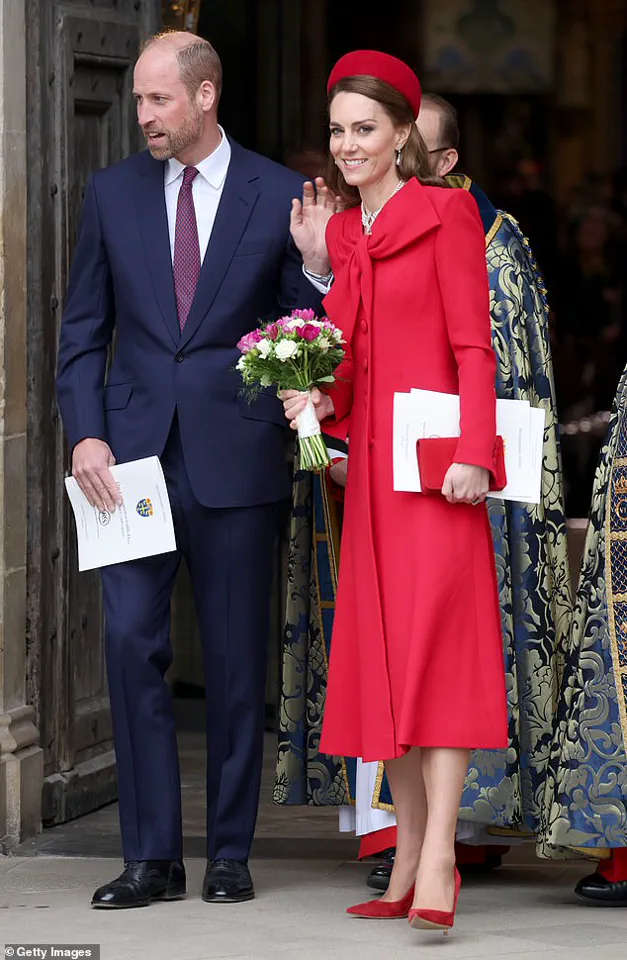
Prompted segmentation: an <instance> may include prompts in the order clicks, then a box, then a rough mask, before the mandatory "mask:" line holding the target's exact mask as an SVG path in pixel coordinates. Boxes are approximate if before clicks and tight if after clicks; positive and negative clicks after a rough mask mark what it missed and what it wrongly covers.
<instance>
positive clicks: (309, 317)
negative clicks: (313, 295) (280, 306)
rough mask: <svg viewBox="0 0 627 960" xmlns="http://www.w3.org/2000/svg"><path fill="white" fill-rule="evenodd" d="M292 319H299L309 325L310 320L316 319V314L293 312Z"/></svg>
mask: <svg viewBox="0 0 627 960" xmlns="http://www.w3.org/2000/svg"><path fill="white" fill-rule="evenodd" d="M292 317H297V318H298V319H299V320H304V321H305V323H309V321H310V320H315V319H316V314H315V312H314V311H313V310H292Z"/></svg>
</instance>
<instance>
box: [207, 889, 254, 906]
mask: <svg viewBox="0 0 627 960" xmlns="http://www.w3.org/2000/svg"><path fill="white" fill-rule="evenodd" d="M202 899H203V901H204V902H205V903H246V901H247V900H254V899H255V891H254V890H251V891H250V893H242V894H240V895H239V896H237V897H206V896H205V895H204V894H203V895H202Z"/></svg>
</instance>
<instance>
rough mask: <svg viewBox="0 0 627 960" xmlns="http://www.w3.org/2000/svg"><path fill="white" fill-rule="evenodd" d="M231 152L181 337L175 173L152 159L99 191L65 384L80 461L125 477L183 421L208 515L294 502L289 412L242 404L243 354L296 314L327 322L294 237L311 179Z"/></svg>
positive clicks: (76, 283) (77, 266) (264, 398)
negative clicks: (294, 220) (266, 329)
mask: <svg viewBox="0 0 627 960" xmlns="http://www.w3.org/2000/svg"><path fill="white" fill-rule="evenodd" d="M230 143H231V151H232V153H231V162H230V166H229V170H228V174H227V177H226V180H225V183H224V188H223V193H222V197H221V200H220V205H219V207H218V212H217V215H216V219H215V224H214V227H213V231H212V234H211V239H210V241H209V245H208V247H207V252H206V255H205V258H204V261H203V265H202V271H201V275H200V279H199V281H198V287H197V290H196V296H195V299H194V303H193V304H192V308H191V310H190V313H189V317H188V320H187V324H186V326H185V328H184V330H183V333H182V334H181V332H180V330H179V324H178V318H177V311H176V301H175V296H174V281H173V274H172V258H171V251H170V241H169V233H168V223H167V214H166V205H165V194H164V186H163V180H164V166H165V165H164V163H163V162H161V161H158V160H154V159H153V158H152V157H151V155H150V154H149V153H148V152H147V151H145V152H143V153H140V154H136V155H134V156H132V157H129V158H128V159H126V160H123V161H122V162H121V163H118V164H115V165H114V166H111V167H108V168H106V169H104V170H100V171H98V172H97V173H95V174H94V175H93V176H92V177H91V178H90V180H89V182H88V185H87V189H86V196H85V203H84V208H83V214H82V220H81V225H80V230H79V235H78V241H77V246H76V251H75V254H74V260H73V263H72V269H71V272H70V281H69V288H68V295H67V300H66V305H65V311H64V314H63V321H62V324H61V335H60V343H59V358H58V374H57V397H58V403H59V409H60V412H61V416H62V418H63V423H64V426H65V430H66V434H67V437H68V441H69V444H70V448H71V449H72V448H73V447H74V446H75V445H76V444H77V443H78V442H79V441H80V440H83V439H84V438H86V437H97V438H100V439H102V440H105V441H106V442H107V443H108V444H109V446H110V447H111V449H112V451H113V454H114V456H115V458H116V460H117V461H118V462H119V463H120V462H124V461H127V460H135V459H138V458H140V457H147V456H152V455H155V454H156V455H157V456H159V455H161V453H162V452H163V449H164V446H165V443H166V440H167V437H168V433H169V431H170V427H171V425H172V420H173V417H174V413H175V411H178V419H179V425H180V432H181V440H182V444H183V451H184V456H185V463H186V467H187V472H188V475H189V479H190V483H191V485H192V489H193V491H194V493H195V495H196V497H197V498H198V500H199V501H200V502H201V503H203V504H204V505H205V506H209V507H237V506H252V505H255V504H261V503H271V502H275V501H277V500H280V499H282V498H283V497H286V496H288V494H289V489H290V480H289V475H288V469H287V464H286V457H285V440H286V431H285V427H286V421H285V417H284V413H283V408H282V405H281V403H280V402H279V400H278V399H277V397H276V395H274V394H273V392H272V391H264V392H263V393H262V394H261V395H260V396H259V398H258V399H257V400H256V401H255V402H254V403H253V404H250V403H249V402H248V401H247V400H246V399H245V398H244V397H243V396H242V395H241V378H240V375H239V373H237V372H236V371H235V370H234V367H235V364H236V362H237V360H238V357H239V352H238V350H237V348H236V344H237V341H238V340H239V338H240V337H241V336H242V335H243V334H245V333H248V331H250V330H252V329H253V328H254V327H255V326H257V325H258V323H259V321H260V320H266V319H271V318H276V317H277V316H280V315H281V314H282V313H285V312H287V311H289V310H291V309H292V308H293V307H313V308H314V309H315V310H316V311H319V309H320V295H319V294H318V293H317V292H316V290H315V289H314V288H313V286H312V285H311V284H310V283H309V281H308V280H307V279H306V278H305V277H304V276H303V273H302V261H301V258H300V255H299V253H298V251H297V250H296V247H295V246H294V244H293V241H292V240H291V237H290V233H289V217H290V203H291V200H292V198H293V197H297V196H300V195H301V193H302V184H303V180H302V177H300V176H299V175H298V174H296V173H293V172H292V171H290V170H287V169H286V168H284V167H281V166H279V165H278V164H276V163H273V162H272V161H271V160H268V159H267V158H265V157H262V156H259V155H258V154H255V153H251V152H250V151H248V150H245V149H243V148H242V147H240V146H239V145H238V144H236V143H234V142H233V141H232V140H231V141H230ZM114 333H115V337H114ZM110 351H111V352H110ZM109 358H110V365H109V364H108V360H109Z"/></svg>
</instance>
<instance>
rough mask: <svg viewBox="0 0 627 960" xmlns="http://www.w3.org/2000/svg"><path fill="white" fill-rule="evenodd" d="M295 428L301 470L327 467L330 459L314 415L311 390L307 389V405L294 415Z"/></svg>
mask: <svg viewBox="0 0 627 960" xmlns="http://www.w3.org/2000/svg"><path fill="white" fill-rule="evenodd" d="M296 429H297V431H298V440H299V445H300V465H301V468H302V469H303V470H322V469H324V467H329V466H330V465H331V461H330V459H329V454H328V453H327V447H326V444H325V442H324V440H323V439H322V431H321V429H320V421H319V420H318V417H317V416H316V408H315V406H314V402H313V400H312V398H311V390H308V391H307V405H306V407H305V409H304V410H303V411H302V412H301V413H299V414H298V416H297V417H296Z"/></svg>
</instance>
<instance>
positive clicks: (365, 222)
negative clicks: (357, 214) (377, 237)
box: [361, 180, 407, 234]
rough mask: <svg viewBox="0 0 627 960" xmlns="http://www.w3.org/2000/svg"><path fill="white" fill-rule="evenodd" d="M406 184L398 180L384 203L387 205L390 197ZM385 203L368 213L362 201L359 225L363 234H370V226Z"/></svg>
mask: <svg viewBox="0 0 627 960" xmlns="http://www.w3.org/2000/svg"><path fill="white" fill-rule="evenodd" d="M406 182H407V181H405V180H399V181H398V183H397V184H396V187H395V188H394V191H393V193H391V194H390V196H389V197H388V198H387V200H386V201H385V203H389V201H390V200H391V199H392V197H393V196H394V195H395V194H396V193H398V191H399V190H400V189H401V187H404V186H405V183H406ZM385 203H383V204H382V205H381V206H380V207H379V209H378V210H373V211H372V213H368V211H367V210H366V208H365V207H364V204H363V201H362V204H361V223H362V226H363V228H364V233H368V234H370V233H372V225H373V223H374V222H375V220H376V219H377V217H378V216H379V214H380V213H381V211H382V210H383V207H384V206H385Z"/></svg>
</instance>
